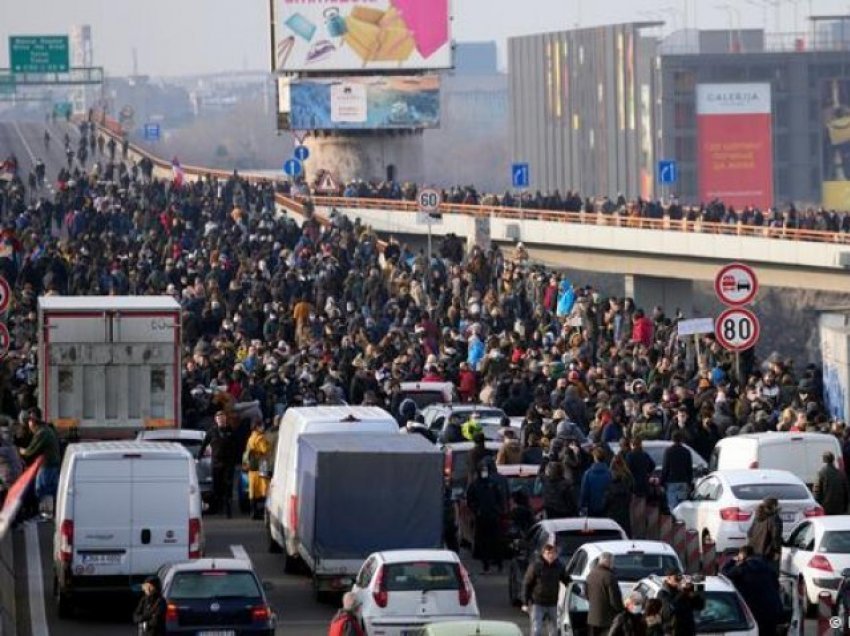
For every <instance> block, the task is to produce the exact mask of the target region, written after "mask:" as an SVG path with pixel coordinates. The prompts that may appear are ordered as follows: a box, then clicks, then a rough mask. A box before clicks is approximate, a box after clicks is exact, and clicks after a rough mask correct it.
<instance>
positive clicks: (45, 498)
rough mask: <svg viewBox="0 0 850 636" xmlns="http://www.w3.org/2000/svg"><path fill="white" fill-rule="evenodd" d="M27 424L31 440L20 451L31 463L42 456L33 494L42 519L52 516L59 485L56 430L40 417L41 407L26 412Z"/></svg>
mask: <svg viewBox="0 0 850 636" xmlns="http://www.w3.org/2000/svg"><path fill="white" fill-rule="evenodd" d="M27 425H28V426H29V430H30V432H31V433H32V441H30V443H29V445H28V446H27V447H26V448H22V449H21V451H20V453H21V457H22V458H23V460H24V461H25V462H27V463H28V464H31V463H33V462H35V461H36V460H37V459H38V458H39V457H41V458H43V462H42V464H41V467H40V468H39V469H38V472H37V473H36V476H35V496H36V498H37V499H38V502H39V508H40V509H41V517H42V519H50V518H52V516H53V504H54V502H55V498H56V490H57V488H58V487H59V465H60V459H61V454H60V449H59V438H58V436H57V435H56V430H55V429H54V428H53V427H52V426H51V425H49V424H48V423H47V422H44V421H42V419H41V409H39V408H38V407H37V406H34V407H33V408H31V409H30V410H29V413H28V414H27Z"/></svg>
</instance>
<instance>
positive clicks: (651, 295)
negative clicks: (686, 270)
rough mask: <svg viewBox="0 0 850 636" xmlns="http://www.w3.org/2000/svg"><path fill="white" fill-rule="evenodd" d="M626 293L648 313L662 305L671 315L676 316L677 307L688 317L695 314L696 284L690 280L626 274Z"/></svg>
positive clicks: (637, 305)
mask: <svg viewBox="0 0 850 636" xmlns="http://www.w3.org/2000/svg"><path fill="white" fill-rule="evenodd" d="M625 295H626V296H627V297H631V298H633V299H634V301H635V306H636V307H642V308H643V310H644V311H645V312H646V313H647V314H649V313H651V312H652V308H653V307H655V306H656V305H660V306H661V307H662V308H663V309H664V313H665V314H666V315H667V316H670V317H673V316H675V314H676V309H677V308H678V309H681V310H682V312H683V313H684V314H685V316H686V317H689V318H690V317H693V316H694V284H693V281H690V280H680V279H674V278H663V277H661V276H639V275H636V274H626V276H625Z"/></svg>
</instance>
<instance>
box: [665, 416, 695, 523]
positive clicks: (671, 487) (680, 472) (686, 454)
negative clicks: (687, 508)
mask: <svg viewBox="0 0 850 636" xmlns="http://www.w3.org/2000/svg"><path fill="white" fill-rule="evenodd" d="M682 437H683V436H682V432H681V431H674V432H673V435H672V438H671V439H672V440H673V444H672V446H670V447H668V448H667V449H666V450H665V451H664V461H663V463H662V468H661V483H662V484H663V485H664V488H665V489H666V492H667V507H668V509H669V510H670V512H673V510H674V509H675V508H676V506H678V505H679V504H680V503H681V502H682V501H684V500H685V499H687V498H688V493H689V492H690V489H691V482H693V479H694V465H693V460H692V459H691V452H690V451H689V450H688V449H687V448H685V447H684V446H683V445H682Z"/></svg>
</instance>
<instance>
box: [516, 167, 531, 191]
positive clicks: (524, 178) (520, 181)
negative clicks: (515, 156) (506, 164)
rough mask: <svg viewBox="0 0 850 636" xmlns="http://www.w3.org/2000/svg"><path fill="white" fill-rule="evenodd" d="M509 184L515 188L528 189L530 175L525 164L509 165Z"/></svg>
mask: <svg viewBox="0 0 850 636" xmlns="http://www.w3.org/2000/svg"><path fill="white" fill-rule="evenodd" d="M511 183H512V184H513V187H515V188H527V187H528V184H529V183H530V175H529V170H528V164H527V163H515V164H512V165H511Z"/></svg>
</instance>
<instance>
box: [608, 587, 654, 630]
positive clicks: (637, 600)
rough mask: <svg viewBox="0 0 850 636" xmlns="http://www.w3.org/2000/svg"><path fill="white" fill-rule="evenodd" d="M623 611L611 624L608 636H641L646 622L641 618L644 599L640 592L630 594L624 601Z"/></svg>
mask: <svg viewBox="0 0 850 636" xmlns="http://www.w3.org/2000/svg"><path fill="white" fill-rule="evenodd" d="M624 605H625V610H624V611H622V612H620V613H619V614H617V617H616V618H615V619H614V622H613V623H611V631H609V632H608V636H643V635H644V634H646V620H645V619H644V617H643V605H644V598H643V594H641V593H640V592H632V593H631V594H629V597H628V598H627V599H626V601H625V603H624Z"/></svg>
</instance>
